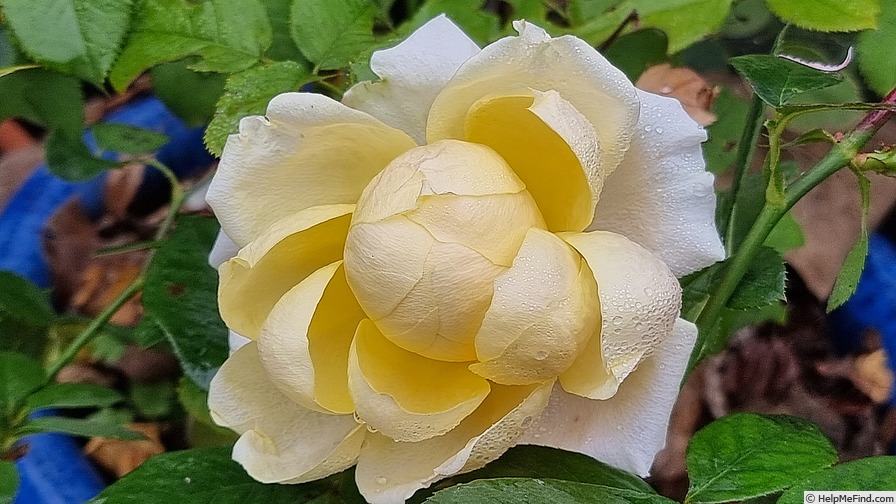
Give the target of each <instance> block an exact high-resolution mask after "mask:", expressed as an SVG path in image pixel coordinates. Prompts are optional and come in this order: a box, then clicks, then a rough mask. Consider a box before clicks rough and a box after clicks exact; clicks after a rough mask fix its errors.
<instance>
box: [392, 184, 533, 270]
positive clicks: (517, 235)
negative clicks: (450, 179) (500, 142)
mask: <svg viewBox="0 0 896 504" xmlns="http://www.w3.org/2000/svg"><path fill="white" fill-rule="evenodd" d="M405 215H406V216H407V217H408V219H410V220H412V221H414V222H416V223H418V224H420V225H421V226H423V227H425V228H426V230H427V231H429V232H430V234H432V236H433V238H435V239H436V240H438V241H440V242H444V243H459V244H461V245H464V246H466V247H468V248H469V249H471V250H475V251H476V252H478V253H479V254H482V256H483V257H485V258H486V259H488V260H489V261H491V262H492V263H493V264H497V265H499V266H510V265H511V264H513V258H514V257H516V254H517V252H518V251H519V249H520V245H521V244H522V243H523V239H524V238H525V236H526V233H527V232H528V231H529V229H530V228H533V227H541V228H543V227H544V226H545V223H544V220H543V219H542V217H541V213H540V212H539V209H538V206H537V205H536V204H535V201H533V199H532V196H531V195H530V194H529V192H528V191H525V190H524V191H520V192H518V193H515V194H491V195H487V196H458V195H454V194H443V195H438V196H424V197H422V198H421V199H420V200H419V201H418V203H417V208H416V209H414V210H412V211H410V212H407V213H405ZM496 235H497V236H500V239H497V236H496Z"/></svg>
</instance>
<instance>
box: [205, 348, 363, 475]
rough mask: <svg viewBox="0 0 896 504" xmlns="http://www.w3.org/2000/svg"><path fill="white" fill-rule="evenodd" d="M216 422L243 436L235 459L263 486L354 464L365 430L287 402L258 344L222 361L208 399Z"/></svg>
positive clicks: (342, 418)
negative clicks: (271, 377) (268, 371)
mask: <svg viewBox="0 0 896 504" xmlns="http://www.w3.org/2000/svg"><path fill="white" fill-rule="evenodd" d="M208 405H209V410H210V412H211V415H212V419H214V421H215V422H216V423H217V424H218V425H222V426H225V427H228V428H230V429H232V430H234V431H236V432H238V433H239V434H241V435H240V438H239V440H237V442H236V444H235V445H234V447H233V458H234V460H236V461H237V462H239V463H240V464H241V465H242V466H243V467H244V468H245V469H246V471H247V472H248V473H249V475H250V476H252V477H253V478H254V479H256V480H258V481H261V482H263V483H301V482H304V481H312V480H316V479H320V478H323V477H325V476H328V475H330V474H333V473H336V472H339V471H341V470H343V469H346V468H348V467H350V466H351V465H352V464H354V462H355V459H356V458H357V456H358V453H359V450H360V448H361V442H362V441H363V438H364V427H363V425H361V424H358V423H357V422H356V421H355V419H354V418H353V417H352V415H329V414H325V413H319V412H316V411H311V410H309V409H306V408H304V407H302V406H300V405H298V404H296V403H294V402H292V401H290V400H289V398H287V397H286V396H285V395H283V394H282V393H281V392H280V391H279V390H278V389H277V387H276V386H274V384H273V383H272V382H271V381H270V380H269V379H268V376H267V374H266V373H265V371H264V369H263V368H262V366H261V359H260V357H259V355H258V350H257V347H256V344H255V343H250V344H247V345H245V346H243V347H242V348H241V349H240V350H239V351H237V352H235V353H234V354H233V355H231V356H230V358H228V359H227V361H226V362H224V365H223V366H221V369H220V370H219V371H218V373H217V374H216V375H215V377H214V378H213V379H212V382H211V384H210V386H209V395H208Z"/></svg>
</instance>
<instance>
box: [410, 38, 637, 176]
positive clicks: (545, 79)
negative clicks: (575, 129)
mask: <svg viewBox="0 0 896 504" xmlns="http://www.w3.org/2000/svg"><path fill="white" fill-rule="evenodd" d="M513 26H514V28H516V30H517V31H518V32H519V36H517V37H512V36H511V37H504V38H502V39H500V40H498V41H496V42H494V43H492V44H489V45H488V46H487V47H485V48H483V49H482V51H481V52H479V53H478V54H477V55H476V56H473V57H471V58H470V59H469V60H468V61H467V62H465V63H464V64H463V65H462V66H461V67H460V68H459V69H458V71H457V73H456V74H455V75H454V77H453V78H452V79H451V80H450V81H449V82H448V83H447V84H446V85H445V89H444V90H443V91H442V92H441V93H439V95H438V96H437V97H436V99H435V101H434V102H433V106H432V108H431V110H430V117H429V119H428V121H427V125H426V130H427V131H426V136H427V139H428V140H429V141H430V142H433V141H436V140H442V139H445V138H464V137H465V133H464V122H465V118H466V115H467V112H468V111H469V110H470V108H471V106H472V105H473V104H474V103H475V102H476V101H478V100H479V99H481V98H483V97H485V96H488V95H489V94H492V93H496V92H500V93H505V92H512V91H514V90H519V89H520V88H532V89H536V90H539V91H551V90H553V91H556V92H558V93H559V94H560V96H561V97H562V98H563V99H564V100H566V101H568V102H569V103H570V104H571V105H572V106H573V107H575V109H576V110H577V111H578V112H579V113H581V114H582V115H583V116H585V118H586V119H588V121H589V122H591V124H592V125H593V126H594V128H595V129H596V130H597V134H598V137H599V139H600V143H601V147H602V149H601V167H602V169H603V171H604V172H605V173H610V172H612V171H613V170H614V169H615V168H616V167H617V166H618V165H619V161H620V160H621V159H622V156H623V154H624V153H625V150H626V149H628V146H629V142H630V141H631V135H632V132H633V127H634V125H635V123H636V122H637V118H638V107H639V104H638V99H637V94H636V93H635V87H634V86H633V85H632V83H631V82H630V81H629V80H628V78H627V77H626V76H625V74H623V73H622V72H621V71H620V70H619V69H617V68H616V67H614V66H613V65H611V64H610V63H609V61H607V59H606V58H604V57H603V56H602V55H601V54H599V53H598V52H597V51H596V50H595V49H594V48H593V47H591V46H589V45H588V44H587V43H586V42H585V41H583V40H581V39H579V38H576V37H573V36H571V35H565V36H562V37H557V38H551V37H550V36H549V35H548V34H547V32H545V31H544V30H543V29H541V28H539V27H538V26H535V25H533V24H531V23H527V22H525V21H516V22H514V23H513Z"/></svg>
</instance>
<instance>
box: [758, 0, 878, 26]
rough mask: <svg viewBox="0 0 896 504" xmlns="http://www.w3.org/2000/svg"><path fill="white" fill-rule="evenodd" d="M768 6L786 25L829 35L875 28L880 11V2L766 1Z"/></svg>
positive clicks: (872, 0)
mask: <svg viewBox="0 0 896 504" xmlns="http://www.w3.org/2000/svg"><path fill="white" fill-rule="evenodd" d="M888 1H889V0H888ZM766 3H768V7H769V8H770V9H771V10H772V12H774V13H775V15H777V16H778V17H779V18H781V19H782V20H784V21H785V22H788V23H792V24H794V25H796V26H799V27H800V28H807V29H809V30H818V31H828V32H843V31H857V30H864V29H866V28H874V27H876V26H877V15H878V13H879V12H880V1H879V0H849V1H848V2H844V1H842V0H766Z"/></svg>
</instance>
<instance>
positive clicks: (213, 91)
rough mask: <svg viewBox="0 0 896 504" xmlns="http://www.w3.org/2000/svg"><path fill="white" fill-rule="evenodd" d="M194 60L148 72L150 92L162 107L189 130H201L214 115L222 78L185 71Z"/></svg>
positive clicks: (222, 90)
mask: <svg viewBox="0 0 896 504" xmlns="http://www.w3.org/2000/svg"><path fill="white" fill-rule="evenodd" d="M195 60H196V59H195V58H188V59H186V60H182V61H177V62H174V63H163V64H161V65H159V66H157V67H154V68H153V69H152V70H150V75H151V76H152V83H153V91H154V92H155V94H156V96H158V97H159V99H160V100H162V101H163V102H164V103H165V105H166V106H167V107H168V108H169V109H171V111H172V112H174V113H175V114H176V115H177V116H178V117H180V118H181V119H183V121H184V122H186V123H187V124H188V125H190V126H204V125H206V124H208V123H209V121H211V120H212V117H213V116H214V115H215V104H216V103H217V102H218V99H219V98H220V97H221V94H222V93H223V92H224V81H225V79H226V78H227V77H226V76H225V75H223V74H219V73H212V72H197V71H195V70H192V69H190V68H189V66H190V63H191V62H193V61H195Z"/></svg>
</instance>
